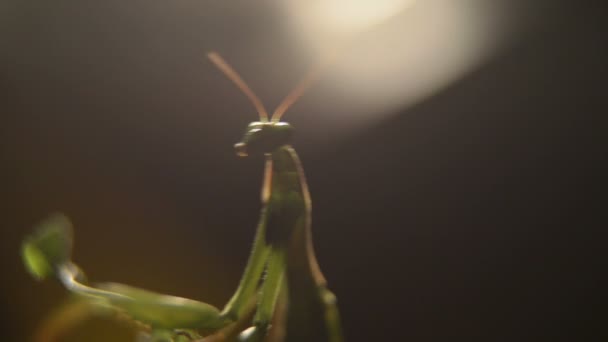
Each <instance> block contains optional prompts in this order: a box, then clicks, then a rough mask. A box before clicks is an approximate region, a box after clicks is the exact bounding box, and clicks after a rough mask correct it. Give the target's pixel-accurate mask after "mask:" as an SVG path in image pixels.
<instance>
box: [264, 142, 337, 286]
mask: <svg viewBox="0 0 608 342" xmlns="http://www.w3.org/2000/svg"><path fill="white" fill-rule="evenodd" d="M262 201H263V203H264V204H265V206H266V209H267V210H268V212H269V221H268V224H267V232H266V235H267V239H266V240H267V242H269V243H270V244H280V245H282V246H285V247H287V248H288V250H289V252H288V267H290V268H292V269H300V270H301V271H304V272H299V273H300V274H306V275H307V276H306V277H307V278H309V279H308V280H309V281H313V282H314V283H316V284H317V285H322V284H323V285H324V284H325V278H324V277H323V274H322V273H321V271H320V268H319V265H318V263H317V258H316V256H315V253H314V248H313V244H312V233H311V211H312V202H311V199H310V193H309V191H308V185H307V183H306V178H305V175H304V169H303V168H302V163H301V162H300V158H299V157H298V154H297V153H296V151H295V150H294V149H293V147H291V146H290V145H284V146H282V147H279V148H277V149H276V150H275V151H274V152H272V154H270V155H268V156H267V159H266V169H265V181H264V187H263V190H262Z"/></svg>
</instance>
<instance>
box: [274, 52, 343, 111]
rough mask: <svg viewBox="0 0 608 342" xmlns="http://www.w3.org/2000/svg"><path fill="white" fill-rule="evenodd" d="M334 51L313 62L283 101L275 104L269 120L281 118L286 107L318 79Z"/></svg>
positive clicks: (332, 57)
mask: <svg viewBox="0 0 608 342" xmlns="http://www.w3.org/2000/svg"><path fill="white" fill-rule="evenodd" d="M336 52H337V51H336V50H334V51H333V53H330V54H329V55H327V56H326V57H325V58H323V59H321V61H319V62H318V63H317V64H315V65H314V66H313V67H312V68H311V69H310V70H309V71H308V72H307V73H306V74H305V75H304V77H302V79H301V80H300V83H298V85H296V87H295V88H293V90H292V91H291V93H289V94H287V96H285V99H283V102H281V103H280V104H279V105H278V106H277V109H275V110H274V113H273V114H272V117H271V120H272V121H273V122H278V121H279V120H281V117H282V116H283V114H285V112H286V111H287V109H289V107H291V106H292V105H293V104H294V103H295V102H296V101H297V100H298V99H299V98H300V97H301V96H302V94H304V92H305V91H306V90H307V89H308V88H309V87H310V85H311V84H312V83H313V82H315V81H316V80H318V79H319V77H320V76H321V71H323V69H325V67H326V66H328V65H329V64H331V63H332V62H333V60H334V59H335V57H336V55H337V53H336Z"/></svg>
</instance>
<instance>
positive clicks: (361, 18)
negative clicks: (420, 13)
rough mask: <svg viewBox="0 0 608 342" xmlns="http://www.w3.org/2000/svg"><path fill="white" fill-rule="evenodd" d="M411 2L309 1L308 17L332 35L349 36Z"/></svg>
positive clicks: (388, 16)
mask: <svg viewBox="0 0 608 342" xmlns="http://www.w3.org/2000/svg"><path fill="white" fill-rule="evenodd" d="M413 2H414V1H413V0H311V1H310V4H309V5H308V6H309V7H308V8H309V11H310V12H312V13H309V15H313V16H316V17H317V18H319V20H318V21H317V25H322V26H325V28H324V29H325V30H327V31H330V32H332V33H339V34H349V33H354V32H358V31H361V30H365V29H369V28H370V27H372V26H373V25H376V24H378V23H380V22H382V21H384V20H386V19H388V18H390V17H392V16H394V15H396V14H398V13H400V12H401V11H403V10H404V9H405V8H406V7H408V6H409V5H410V4H412V3H413Z"/></svg>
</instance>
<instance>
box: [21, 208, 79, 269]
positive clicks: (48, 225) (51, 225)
mask: <svg viewBox="0 0 608 342" xmlns="http://www.w3.org/2000/svg"><path fill="white" fill-rule="evenodd" d="M21 253H22V257H23V263H24V264H25V267H26V269H27V270H28V271H29V273H30V274H31V275H32V276H33V277H34V278H36V279H38V280H42V279H44V278H46V277H48V276H50V275H53V274H54V273H55V270H56V269H57V267H58V266H60V265H63V264H65V263H66V262H68V261H69V260H70V257H71V253H72V223H71V222H70V220H69V219H68V218H67V217H66V216H65V215H63V214H60V213H57V214H53V215H51V216H50V217H49V218H48V219H46V220H44V221H43V222H42V223H40V225H39V226H38V227H37V229H36V231H35V232H34V233H33V234H32V235H30V236H28V237H27V238H26V239H25V240H24V242H23V245H22V249H21Z"/></svg>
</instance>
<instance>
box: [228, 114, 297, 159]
mask: <svg viewBox="0 0 608 342" xmlns="http://www.w3.org/2000/svg"><path fill="white" fill-rule="evenodd" d="M293 133H294V128H293V126H291V125H290V124H289V123H287V122H273V121H255V122H252V123H250V124H249V125H248V126H247V130H246V131H245V135H244V136H243V139H242V140H241V142H239V143H237V144H236V145H234V148H235V150H236V154H237V155H239V156H241V157H246V156H248V155H258V154H265V153H272V152H273V151H274V150H276V149H277V148H279V147H281V146H284V145H288V144H289V143H290V142H291V138H292V137H293Z"/></svg>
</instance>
